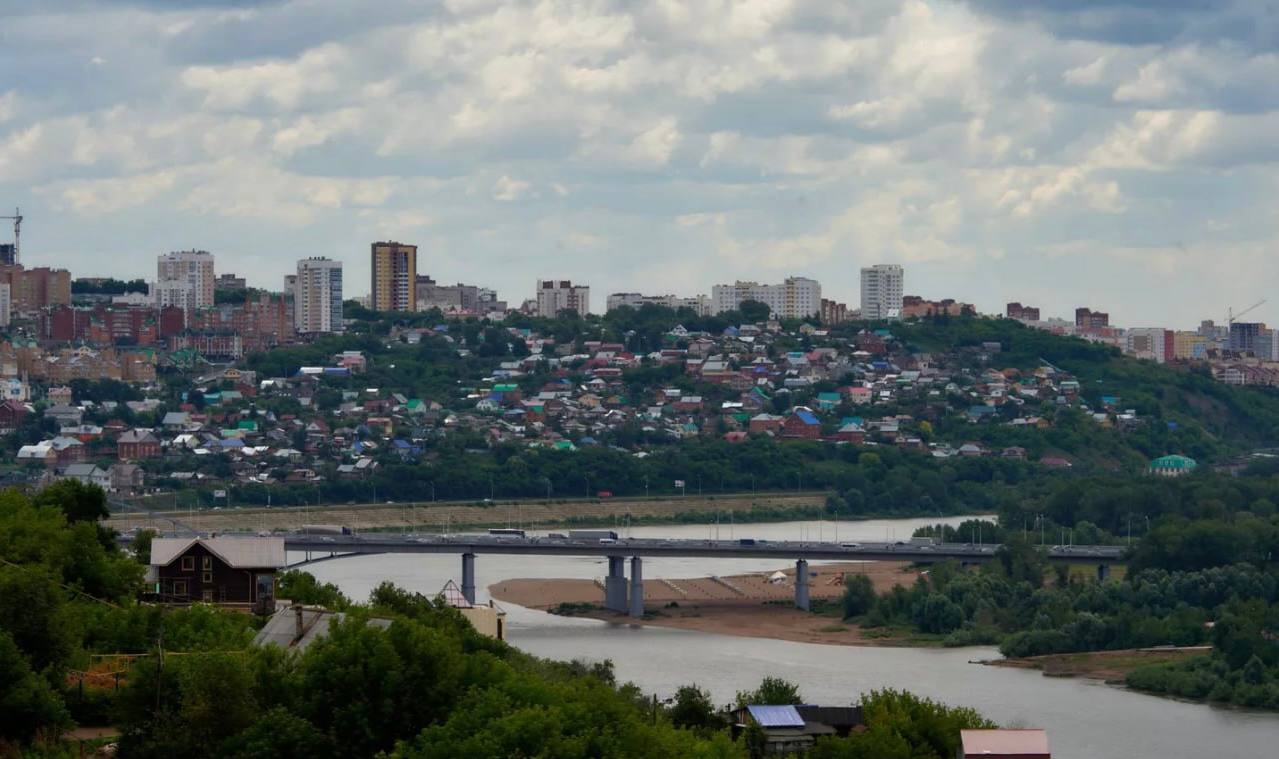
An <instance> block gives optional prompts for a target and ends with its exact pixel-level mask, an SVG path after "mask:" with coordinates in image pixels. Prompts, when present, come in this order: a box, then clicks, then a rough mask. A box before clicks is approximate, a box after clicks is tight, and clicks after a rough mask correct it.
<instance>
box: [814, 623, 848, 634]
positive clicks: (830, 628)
mask: <svg viewBox="0 0 1279 759" xmlns="http://www.w3.org/2000/svg"><path fill="white" fill-rule="evenodd" d="M817 632H824V633H841V632H848V627H846V626H844V625H826V626H825V627H819V628H817Z"/></svg>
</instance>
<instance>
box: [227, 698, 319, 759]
mask: <svg viewBox="0 0 1279 759" xmlns="http://www.w3.org/2000/svg"><path fill="white" fill-rule="evenodd" d="M219 755H220V756H223V757H227V759H329V757H336V756H339V752H338V751H337V750H336V748H335V747H334V745H333V741H332V740H330V739H329V737H328V736H326V735H324V734H323V733H321V732H320V731H319V730H317V729H316V728H315V726H314V725H312V724H311V723H310V722H307V721H306V720H304V719H302V718H301V717H299V716H297V715H296V714H293V713H291V712H289V711H288V710H287V709H285V708H284V707H280V706H277V707H275V708H274V709H271V710H270V711H268V712H267V713H266V714H263V715H262V716H261V718H259V719H258V720H257V721H256V722H254V723H253V724H252V725H250V726H249V727H248V728H246V729H245V730H243V731H241V732H240V733H239V734H238V735H236V736H234V737H232V738H230V739H228V740H226V741H225V742H223V743H222V747H221V750H220V752H219Z"/></svg>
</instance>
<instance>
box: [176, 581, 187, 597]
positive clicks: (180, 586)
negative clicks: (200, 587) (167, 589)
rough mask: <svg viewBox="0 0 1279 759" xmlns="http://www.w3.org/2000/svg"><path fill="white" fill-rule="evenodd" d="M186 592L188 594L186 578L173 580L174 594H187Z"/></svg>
mask: <svg viewBox="0 0 1279 759" xmlns="http://www.w3.org/2000/svg"><path fill="white" fill-rule="evenodd" d="M186 594H187V581H186V580H174V581H173V595H175V596H185V595H186Z"/></svg>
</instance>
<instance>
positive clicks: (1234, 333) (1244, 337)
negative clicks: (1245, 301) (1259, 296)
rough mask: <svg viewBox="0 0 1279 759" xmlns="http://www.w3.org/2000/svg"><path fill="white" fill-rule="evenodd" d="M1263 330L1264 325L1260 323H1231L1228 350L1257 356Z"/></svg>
mask: <svg viewBox="0 0 1279 759" xmlns="http://www.w3.org/2000/svg"><path fill="white" fill-rule="evenodd" d="M1265 329H1266V325H1264V324H1262V323H1261V322H1231V323H1230V342H1229V347H1230V350H1232V351H1234V352H1235V353H1251V354H1253V355H1257V354H1258V353H1260V348H1261V334H1262V332H1263V331H1264V330H1265Z"/></svg>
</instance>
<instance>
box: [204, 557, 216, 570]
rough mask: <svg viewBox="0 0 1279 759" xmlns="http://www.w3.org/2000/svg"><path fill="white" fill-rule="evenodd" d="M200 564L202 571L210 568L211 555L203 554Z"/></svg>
mask: <svg viewBox="0 0 1279 759" xmlns="http://www.w3.org/2000/svg"><path fill="white" fill-rule="evenodd" d="M201 566H203V567H204V571H206V572H208V571H209V570H210V569H213V557H212V556H205V557H204V559H203V560H202V562H201Z"/></svg>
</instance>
